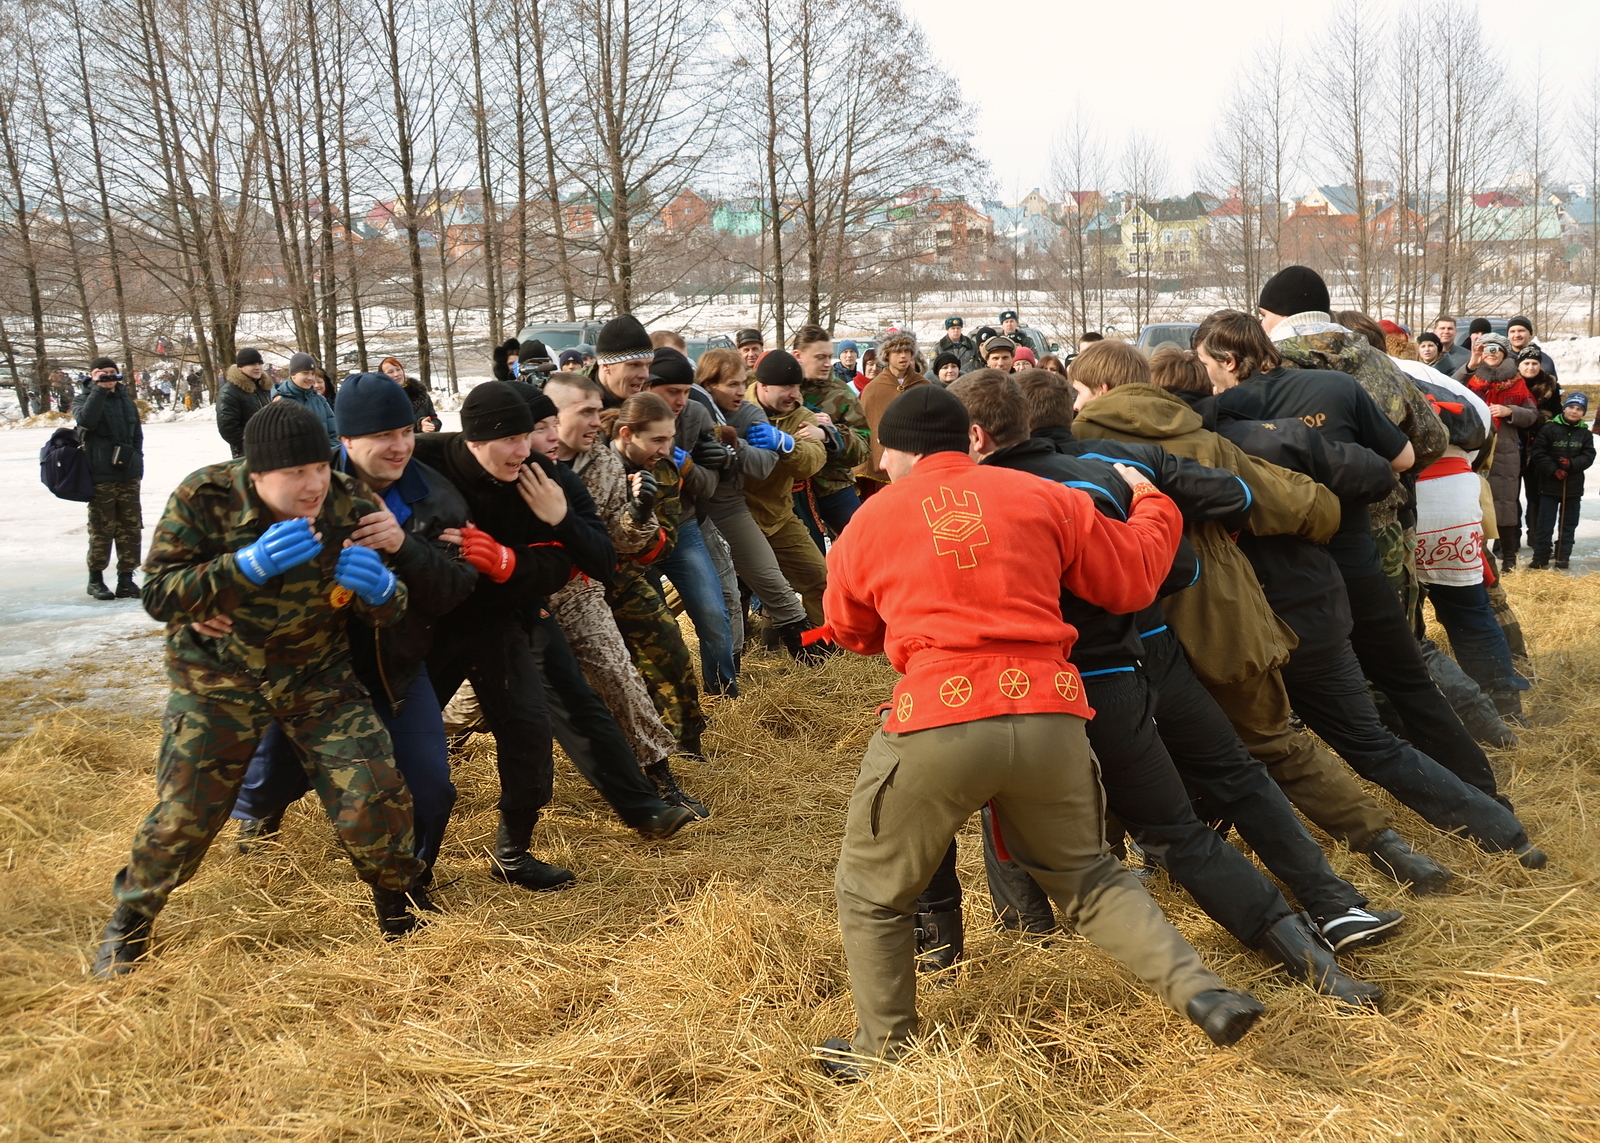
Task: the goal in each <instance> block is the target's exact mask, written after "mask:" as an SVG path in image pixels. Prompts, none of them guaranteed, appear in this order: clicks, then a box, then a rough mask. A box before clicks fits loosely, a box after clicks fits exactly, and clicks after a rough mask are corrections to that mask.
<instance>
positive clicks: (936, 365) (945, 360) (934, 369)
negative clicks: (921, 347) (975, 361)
mask: <svg viewBox="0 0 1600 1143" xmlns="http://www.w3.org/2000/svg"><path fill="white" fill-rule="evenodd" d="M946 365H954V366H957V367H959V366H960V365H961V358H959V357H957V356H956V355H955V354H953V353H948V352H947V353H941V354H939V356H938V357H935V358H934V359H933V364H932V365H931V366H929V367H928V368H929V372H931V373H932V374H933V375H934V376H935V377H937V376H938V375H939V370H941V369H943V368H944V367H945V366H946Z"/></svg>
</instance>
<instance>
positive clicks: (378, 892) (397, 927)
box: [372, 885, 439, 941]
mask: <svg viewBox="0 0 1600 1143" xmlns="http://www.w3.org/2000/svg"><path fill="white" fill-rule="evenodd" d="M415 892H416V893H417V894H418V895H420V896H421V898H422V900H423V901H425V902H427V905H426V910H427V911H428V912H430V913H437V912H438V911H439V910H438V909H437V908H435V907H434V905H433V902H431V901H428V897H427V894H426V893H423V892H422V890H420V889H418V890H415ZM411 906H412V894H411V893H407V892H406V891H405V890H404V889H385V888H383V887H382V886H379V885H374V886H372V907H373V909H374V910H376V912H377V914H378V931H379V932H381V933H382V934H383V937H384V939H385V940H389V941H392V940H396V939H398V938H400V937H403V936H405V935H406V934H407V933H409V932H411V931H412V930H413V929H415V928H416V927H417V926H418V925H420V924H422V923H423V922H422V920H421V919H419V918H418V917H417V915H416V914H414V913H413V912H412V911H411ZM419 907H422V906H419Z"/></svg>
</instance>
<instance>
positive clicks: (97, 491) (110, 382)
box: [73, 357, 144, 599]
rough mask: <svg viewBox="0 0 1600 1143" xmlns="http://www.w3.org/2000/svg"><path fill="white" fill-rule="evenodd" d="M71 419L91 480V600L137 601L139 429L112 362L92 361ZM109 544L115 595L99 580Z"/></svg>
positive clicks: (141, 447) (141, 464)
mask: <svg viewBox="0 0 1600 1143" xmlns="http://www.w3.org/2000/svg"><path fill="white" fill-rule="evenodd" d="M73 415H74V416H75V417H76V419H77V422H78V437H79V439H80V440H81V441H82V443H83V451H84V454H85V456H86V459H87V460H88V462H89V475H90V476H91V477H93V479H94V499H93V500H91V501H89V595H90V597H92V598H94V599H137V598H138V597H139V588H138V586H137V585H136V584H135V583H134V582H133V569H134V568H136V567H138V566H139V545H140V541H141V539H142V537H143V532H144V517H143V515H142V514H141V513H140V510H139V478H140V477H142V476H143V475H144V427H143V426H142V425H140V424H139V406H137V405H136V404H134V402H133V394H132V393H130V392H129V391H128V387H127V386H126V385H124V384H123V383H122V376H121V374H119V373H118V372H117V363H116V362H115V361H113V360H111V358H109V357H97V358H95V361H94V364H93V365H92V366H91V367H90V369H89V381H88V383H87V384H86V385H84V387H83V390H82V391H81V392H80V393H79V394H78V399H77V401H76V402H75V403H74V405H73ZM112 544H116V546H117V590H116V591H115V592H112V591H111V589H110V588H108V587H106V581H105V575H104V573H105V570H106V564H108V563H109V562H110V561H111V545H112Z"/></svg>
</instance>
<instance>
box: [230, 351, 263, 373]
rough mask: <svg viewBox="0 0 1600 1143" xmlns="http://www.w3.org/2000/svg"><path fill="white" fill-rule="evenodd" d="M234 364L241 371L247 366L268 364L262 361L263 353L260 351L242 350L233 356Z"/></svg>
mask: <svg viewBox="0 0 1600 1143" xmlns="http://www.w3.org/2000/svg"><path fill="white" fill-rule="evenodd" d="M233 363H234V364H235V365H237V366H238V367H239V368H240V369H243V368H244V367H245V366H246V365H265V364H266V362H265V361H263V360H261V351H260V350H259V349H241V350H240V351H239V352H238V353H235V354H234V355H233Z"/></svg>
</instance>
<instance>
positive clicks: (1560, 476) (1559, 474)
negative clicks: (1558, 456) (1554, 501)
mask: <svg viewBox="0 0 1600 1143" xmlns="http://www.w3.org/2000/svg"><path fill="white" fill-rule="evenodd" d="M1555 477H1556V479H1557V480H1565V479H1566V478H1567V470H1566V469H1564V468H1558V469H1556V471H1555Z"/></svg>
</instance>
